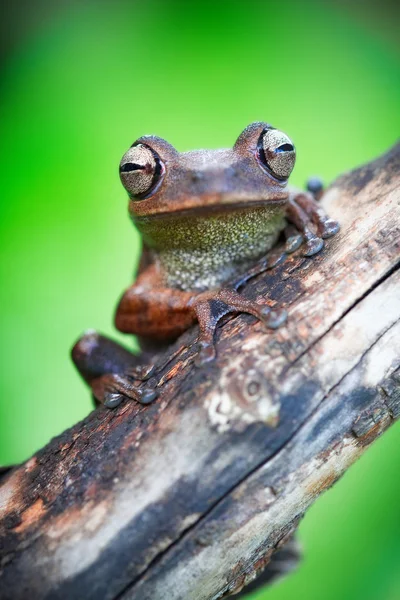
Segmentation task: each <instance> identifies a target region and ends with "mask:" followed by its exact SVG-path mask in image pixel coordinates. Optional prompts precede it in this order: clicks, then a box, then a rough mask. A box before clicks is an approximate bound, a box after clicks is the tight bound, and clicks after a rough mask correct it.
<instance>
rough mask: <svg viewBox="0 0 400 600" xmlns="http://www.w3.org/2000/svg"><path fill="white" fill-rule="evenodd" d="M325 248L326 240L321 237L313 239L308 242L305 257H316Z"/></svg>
mask: <svg viewBox="0 0 400 600" xmlns="http://www.w3.org/2000/svg"><path fill="white" fill-rule="evenodd" d="M323 247H324V240H323V239H322V238H319V237H313V238H311V239H309V240H307V242H306V244H305V251H304V256H314V254H317V253H318V252H320V251H321V250H322V248H323Z"/></svg>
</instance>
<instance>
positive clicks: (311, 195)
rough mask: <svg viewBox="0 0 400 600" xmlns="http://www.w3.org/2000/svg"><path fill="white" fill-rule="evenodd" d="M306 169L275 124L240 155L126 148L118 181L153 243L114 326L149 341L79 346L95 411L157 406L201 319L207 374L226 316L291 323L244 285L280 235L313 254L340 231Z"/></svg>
mask: <svg viewBox="0 0 400 600" xmlns="http://www.w3.org/2000/svg"><path fill="white" fill-rule="evenodd" d="M295 161H296V149H295V146H294V144H293V142H292V140H291V139H290V138H289V136H288V135H287V134H286V133H284V132H283V131H281V130H279V129H277V128H275V127H273V126H272V125H270V124H269V123H267V122H254V123H251V124H250V125H249V126H247V127H246V128H245V129H244V131H242V133H241V134H240V135H239V137H238V138H237V139H236V142H235V143H234V145H233V146H232V147H231V148H225V149H214V150H192V151H187V152H179V151H178V150H176V149H175V147H174V146H172V145H171V144H170V143H169V142H168V141H166V140H164V139H163V138H160V137H158V136H155V135H145V136H142V137H140V138H139V139H137V140H136V141H135V142H134V143H133V144H132V146H130V148H129V149H128V150H127V151H126V152H125V154H124V155H123V157H122V159H121V162H120V165H119V175H120V179H121V182H122V185H123V186H124V188H125V190H126V192H127V193H128V199H129V200H128V202H129V205H128V206H129V215H130V218H131V219H132V221H133V223H134V225H135V226H136V228H137V229H138V230H139V232H140V234H141V237H142V244H143V247H142V255H141V259H140V263H139V269H138V274H137V277H136V280H135V281H134V283H133V284H132V285H131V286H130V287H129V288H128V289H127V290H126V291H125V292H124V293H123V295H122V297H121V298H120V300H119V303H118V306H117V310H116V313H115V326H116V328H117V329H118V330H119V331H121V332H123V333H125V334H129V335H136V336H138V339H139V340H140V345H141V348H142V351H141V353H140V354H134V353H133V352H130V351H129V350H128V349H126V348H125V347H123V346H121V345H120V344H118V343H116V342H115V341H113V340H111V339H109V338H107V337H105V336H103V335H101V334H98V333H97V332H96V331H92V330H90V331H87V332H86V333H85V334H84V335H83V336H82V337H81V338H80V339H79V340H78V341H77V342H76V344H75V345H74V347H73V349H72V359H73V361H74V363H75V366H76V367H77V369H78V371H79V373H80V374H81V376H82V377H83V379H84V380H85V381H86V382H87V383H88V384H89V386H90V387H91V390H92V393H93V396H94V400H95V402H96V404H102V405H104V406H106V407H108V408H115V407H117V406H118V405H119V404H120V403H121V402H122V401H124V400H133V401H136V402H139V403H141V404H144V405H146V404H149V403H151V402H153V401H154V400H155V399H156V398H157V396H158V391H157V386H155V385H153V386H146V385H145V382H146V381H148V380H149V379H150V378H151V377H152V376H154V374H155V370H156V363H157V357H158V356H160V352H162V350H163V349H165V347H166V346H168V344H171V343H172V342H174V341H175V340H177V339H178V338H179V336H181V334H183V333H184V332H185V331H187V330H188V329H189V328H190V327H192V326H193V325H194V324H195V323H196V322H197V323H198V326H199V338H198V343H197V355H196V358H195V361H196V365H197V366H198V367H201V366H202V365H204V364H206V363H208V362H210V361H213V360H215V357H216V348H215V343H214V337H215V330H216V328H217V326H218V324H219V322H220V321H221V319H222V318H223V317H224V316H225V315H229V314H235V313H236V314H238V313H248V314H250V315H253V316H254V317H255V318H256V319H257V320H260V321H262V322H263V323H264V325H265V328H266V330H268V329H272V330H273V329H276V328H278V327H280V326H281V325H283V324H284V322H285V321H286V318H287V314H286V312H285V311H284V310H279V309H276V308H274V307H271V306H270V304H269V303H268V301H265V302H261V303H260V302H258V301H253V300H249V299H247V298H246V297H245V296H244V295H243V294H242V293H241V292H240V291H239V283H243V281H245V279H243V277H244V278H245V276H246V273H248V272H249V270H251V269H252V268H254V265H257V264H264V265H265V264H266V262H265V261H263V257H266V256H268V253H269V251H270V250H271V249H272V248H274V246H275V245H276V243H277V241H278V238H280V237H281V236H284V237H286V252H287V253H291V252H294V251H295V250H299V251H301V252H302V254H303V255H304V256H306V257H312V256H314V255H315V254H317V253H318V252H320V251H321V250H322V248H323V246H324V243H325V240H326V239H327V238H330V237H331V236H333V235H335V234H336V233H337V232H338V230H339V224H338V222H337V221H335V220H333V219H331V218H330V217H329V216H328V215H327V214H326V213H325V211H324V210H323V209H322V207H321V205H320V204H319V200H320V198H321V195H322V193H323V187H322V184H321V182H320V181H319V180H318V179H316V178H313V179H312V180H309V183H308V185H307V190H306V191H302V190H298V189H295V188H292V187H291V186H289V185H288V180H289V177H290V175H291V173H292V171H293V168H294V166H295ZM235 278H236V283H235ZM232 282H233V283H232ZM153 380H154V377H153Z"/></svg>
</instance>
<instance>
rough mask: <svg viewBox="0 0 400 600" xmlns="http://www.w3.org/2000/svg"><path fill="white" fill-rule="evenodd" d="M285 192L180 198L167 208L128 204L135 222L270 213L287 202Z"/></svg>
mask: <svg viewBox="0 0 400 600" xmlns="http://www.w3.org/2000/svg"><path fill="white" fill-rule="evenodd" d="M288 197H289V195H288V192H287V191H279V192H276V193H275V194H274V195H273V196H272V195H271V196H269V197H266V198H261V199H260V198H245V199H242V198H234V197H228V198H221V197H220V196H216V195H210V196H207V197H204V196H202V197H189V198H180V199H178V200H174V201H171V202H170V203H168V208H167V207H166V206H165V204H164V203H156V204H154V203H152V205H151V206H150V204H148V205H145V202H146V200H142V201H141V202H136V201H134V200H131V201H130V203H129V212H130V215H131V217H132V219H134V220H135V221H140V220H141V219H142V218H145V219H149V218H152V219H153V218H162V219H164V218H171V217H172V218H173V217H175V218H176V217H181V216H193V217H194V216H203V217H204V216H208V215H210V216H211V215H215V214H221V213H225V212H230V213H233V212H241V211H248V210H255V209H257V208H266V207H270V208H271V211H273V212H274V211H275V210H278V209H279V208H281V207H283V206H285V204H286V203H287V200H288Z"/></svg>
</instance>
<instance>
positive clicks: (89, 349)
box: [71, 330, 155, 408]
mask: <svg viewBox="0 0 400 600" xmlns="http://www.w3.org/2000/svg"><path fill="white" fill-rule="evenodd" d="M71 355H72V360H73V361H74V363H75V366H76V368H77V369H78V371H79V373H80V374H81V375H82V377H83V379H84V380H85V381H86V382H87V383H88V384H89V385H90V386H91V388H92V390H93V394H94V399H95V402H96V404H99V403H100V404H104V405H105V406H108V407H109V408H113V407H115V406H118V404H120V402H121V401H122V400H123V399H124V398H129V399H131V400H136V401H137V402H141V403H142V404H148V403H149V402H150V401H151V400H152V399H154V398H155V392H154V391H153V390H151V389H150V388H149V387H148V386H147V387H146V386H144V385H142V382H144V381H147V379H149V378H150V377H152V375H153V373H154V367H153V366H148V365H145V364H143V363H142V359H141V357H140V356H137V355H135V354H132V352H129V350H127V349H126V348H124V347H123V346H121V345H120V344H117V343H116V342H114V341H113V340H110V339H108V338H106V337H104V336H102V335H100V334H99V333H97V332H96V331H93V330H90V331H87V332H86V333H85V334H84V335H83V336H82V337H81V338H80V339H79V340H78V341H77V342H76V344H75V345H74V347H73V348H72V352H71Z"/></svg>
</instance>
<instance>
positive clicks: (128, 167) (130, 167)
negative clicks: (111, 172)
mask: <svg viewBox="0 0 400 600" xmlns="http://www.w3.org/2000/svg"><path fill="white" fill-rule="evenodd" d="M145 168H146V167H145V166H144V165H138V164H137V163H125V164H124V165H121V168H120V172H121V173H129V172H130V171H139V170H142V169H145Z"/></svg>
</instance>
